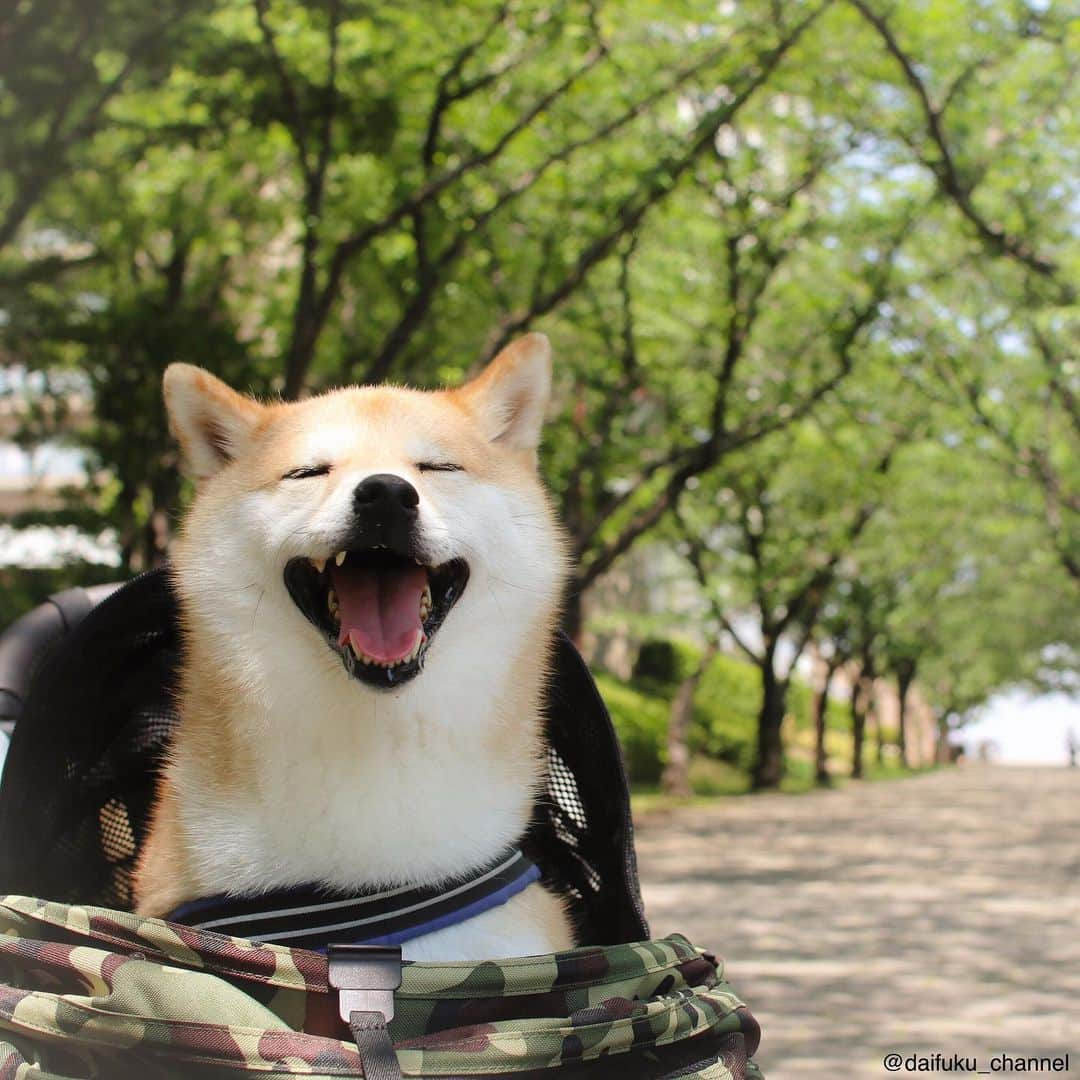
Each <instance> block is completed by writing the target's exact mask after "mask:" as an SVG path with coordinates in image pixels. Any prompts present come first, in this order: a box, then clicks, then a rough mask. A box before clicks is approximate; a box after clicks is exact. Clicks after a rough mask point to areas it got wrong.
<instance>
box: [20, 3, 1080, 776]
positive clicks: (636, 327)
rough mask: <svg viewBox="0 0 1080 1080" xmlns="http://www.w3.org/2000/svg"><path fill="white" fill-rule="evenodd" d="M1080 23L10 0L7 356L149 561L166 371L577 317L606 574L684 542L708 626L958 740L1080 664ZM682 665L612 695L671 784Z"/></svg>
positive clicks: (578, 519)
mask: <svg viewBox="0 0 1080 1080" xmlns="http://www.w3.org/2000/svg"><path fill="white" fill-rule="evenodd" d="M1077 44H1078V42H1077V29H1076V25H1075V20H1070V14H1069V13H1068V12H1067V11H1066V9H1065V6H1064V5H1048V4H1040V5H1035V4H1015V3H1011V2H1005V0H991V2H988V3H980V4H977V5H973V4H970V3H963V2H961V0H925V2H919V3H913V4H908V5H898V4H890V5H885V4H879V3H878V2H877V0H853V2H851V3H845V4H829V3H826V4H824V5H819V4H816V3H814V2H812V0H805V2H804V0H795V2H792V3H787V4H782V5H777V4H775V3H772V2H766V0H748V2H746V3H739V4H723V5H715V4H710V5H702V4H700V3H696V2H692V0H672V2H670V3H667V4H665V5H663V6H662V7H658V6H657V5H655V4H653V3H650V2H646V0H628V2H627V3H621V4H618V5H606V6H603V5H602V6H600V7H597V6H596V5H594V4H592V3H589V2H588V0H568V2H567V3H561V4H558V5H554V6H553V5H551V4H549V3H546V2H543V0H520V2H515V3H513V4H503V3H501V2H499V0H477V2H476V3H470V4H465V5H461V4H459V5H454V4H442V5H438V4H436V5H430V4H429V5H420V6H416V5H409V4H399V5H370V4H364V3H360V2H359V0H341V2H340V3H327V2H324V0H319V2H315V3H301V2H299V0H259V2H258V3H253V2H252V0H163V2H162V3H159V4H155V5H145V4H138V3H135V2H134V0H84V2H75V0H40V2H38V0H35V2H34V3H21V4H17V5H15V7H14V8H13V10H12V14H11V18H10V19H8V20H7V22H6V23H5V27H4V33H3V34H0V70H2V71H3V72H4V76H3V80H2V85H0V345H2V348H3V354H4V361H3V362H4V365H5V367H6V368H7V367H10V368H11V369H15V370H20V369H21V370H25V371H29V372H31V373H33V374H34V375H35V376H37V377H39V381H37V382H35V383H34V384H33V385H34V387H36V389H33V390H32V391H28V392H26V393H23V392H22V391H16V390H15V389H12V388H11V386H13V385H14V383H13V384H11V385H9V384H8V383H6V382H5V383H3V384H2V386H0V393H2V394H4V395H5V396H9V397H12V398H18V400H12V401H10V402H9V401H3V402H0V404H2V405H4V406H5V408H4V411H3V416H4V418H5V420H4V422H5V424H6V425H7V427H6V428H5V435H4V437H5V438H6V439H11V440H13V441H15V442H17V443H18V444H19V445H21V446H27V447H32V446H35V445H39V444H42V443H51V442H56V441H64V442H67V443H69V444H72V445H75V446H78V447H79V448H81V449H82V450H84V451H85V452H86V455H87V463H88V467H89V471H90V473H91V477H92V479H91V482H90V483H89V484H88V485H87V487H86V490H85V491H83V492H82V493H81V498H82V502H81V505H79V506H76V507H73V508H72V514H71V519H72V520H75V519H78V520H79V521H80V523H81V524H83V525H84V526H86V527H90V528H93V529H101V528H103V527H105V526H112V527H114V528H116V529H117V531H118V534H119V536H120V538H121V545H122V548H123V551H124V555H125V557H126V559H127V563H128V565H129V566H130V567H132V568H134V567H136V566H141V565H146V564H148V563H149V562H151V561H153V560H156V559H158V558H160V557H161V556H162V555H163V551H162V550H161V540H162V536H163V533H164V531H165V529H164V523H167V521H168V520H169V519H170V516H171V515H173V514H174V513H175V511H176V509H177V504H178V503H182V501H183V496H184V490H183V488H182V485H181V482H180V480H179V477H178V474H177V459H176V454H175V451H174V449H173V447H172V444H171V441H170V439H169V437H168V434H167V431H166V428H165V424H164V418H163V415H162V410H161V407H160V403H159V384H160V376H161V372H162V370H163V368H164V367H165V365H166V364H168V363H169V362H170V361H173V360H186V361H189V362H194V363H201V364H203V365H205V366H207V367H209V368H210V369H212V370H214V371H215V372H217V373H218V374H221V375H222V376H224V377H225V378H226V379H228V380H229V381H231V382H233V383H234V384H236V385H238V386H240V387H241V388H243V389H248V390H253V391H255V392H258V393H263V394H274V393H277V392H283V393H284V394H285V395H286V396H288V397H293V396H298V395H299V394H301V393H303V392H307V391H311V390H319V389H322V388H324V387H327V386H331V385H335V384H339V383H344V382H350V381H363V380H383V379H387V378H389V379H393V380H396V381H400V382H406V381H407V382H411V383H414V384H417V385H420V386H434V385H439V384H442V383H445V382H453V381H457V380H460V379H461V378H463V377H464V376H465V375H466V374H468V373H469V372H470V371H472V370H473V369H474V368H475V367H476V365H477V363H478V362H480V361H482V360H483V359H486V358H487V357H489V356H491V355H492V354H493V353H494V351H495V350H496V349H497V348H498V347H500V345H502V344H504V343H505V342H506V341H507V340H508V339H509V338H511V337H512V336H513V335H514V334H516V333H518V332H520V331H522V330H524V329H531V328H538V329H543V330H545V331H546V332H547V333H549V334H550V336H551V337H552V339H553V342H554V344H555V351H556V356H557V358H558V362H557V369H556V376H555V385H554V396H553V402H552V408H551V414H552V415H551V418H550V426H549V429H548V435H547V438H546V441H545V445H544V447H543V452H542V466H543V470H544V473H545V478H546V479H547V481H548V482H549V484H550V486H551V488H552V491H553V493H554V496H555V500H556V503H557V506H558V509H559V511H560V513H561V516H562V518H563V519H564V521H565V523H566V526H567V531H568V533H569V536H570V540H571V543H572V547H573V551H574V555H575V560H576V563H577V565H578V567H579V572H578V581H577V582H576V583H575V585H576V588H575V590H574V593H573V595H577V593H578V592H579V591H584V590H586V589H587V588H589V587H590V586H593V585H594V584H596V583H597V582H599V581H601V580H602V579H603V578H604V576H605V575H606V574H607V573H608V571H610V570H612V569H613V568H617V569H622V568H623V567H624V566H625V565H626V558H627V555H628V554H630V553H632V552H635V551H640V550H641V549H642V545H643V544H646V543H649V542H651V541H655V542H656V543H658V544H667V545H668V546H669V548H673V547H675V546H676V545H682V547H681V548H680V550H682V551H683V553H684V554H688V552H687V550H686V547H685V545H686V543H687V542H688V541H691V540H692V541H695V542H696V543H697V544H698V545H699V547H700V550H699V551H698V554H699V555H700V557H701V563H702V573H701V574H700V575H695V578H694V580H696V585H697V588H698V589H699V590H700V594H701V600H702V602H701V605H700V607H699V609H698V610H696V611H694V612H692V613H690V614H689V615H688V618H690V619H691V620H692V623H693V625H692V627H683V628H682V629H683V630H684V631H685V632H687V633H689V634H690V635H691V636H693V637H694V638H695V639H697V640H704V639H706V638H707V637H713V638H715V637H716V636H718V635H727V636H728V637H730V629H731V628H732V627H735V626H745V625H746V620H747V619H752V621H753V625H754V627H756V628H757V630H759V631H760V633H758V634H756V635H755V636H754V639H753V640H752V641H748V642H744V645H747V646H748V648H747V649H746V650H745V651H747V652H750V651H757V653H758V659H759V660H762V661H765V660H767V661H768V663H767V664H765V666H766V668H767V669H768V670H769V671H771V672H772V673H773V674H774V675H775V676H776V677H777V679H778V680H779V682H780V683H781V684H787V682H788V681H789V680H788V675H789V671H788V670H787V668H786V666H785V664H784V663H782V662H781V660H780V657H781V655H782V654H784V653H785V650H786V651H790V650H791V649H793V648H797V647H799V646H800V645H802V644H803V643H804V642H807V643H808V642H810V641H814V642H815V644H816V645H817V646H818V647H819V650H820V651H821V653H822V654H823V655H830V656H841V655H842V656H844V657H851V658H853V660H854V662H857V663H858V664H860V665H866V664H869V665H870V667H872V668H874V669H875V670H876V671H877V672H878V673H879V674H888V675H890V676H896V675H898V674H899V673H900V672H903V671H907V672H909V673H914V677H915V678H916V679H917V680H918V681H919V683H920V687H921V689H922V690H923V693H924V696H926V697H928V698H929V699H930V700H931V702H932V703H933V705H934V707H935V708H936V709H937V710H938V713H939V715H940V716H941V717H942V718H943V722H947V723H951V724H955V723H959V722H961V720H962V718H963V717H965V716H967V715H970V713H971V711H972V710H973V709H974V708H975V707H977V706H978V705H979V704H980V703H982V702H984V701H985V700H986V699H987V698H988V697H989V696H990V695H992V694H993V693H994V692H995V691H996V690H998V689H1000V688H1001V687H1003V686H1007V685H1011V684H1014V683H1017V682H1025V683H1028V684H1031V685H1036V686H1046V685H1067V684H1070V683H1069V678H1070V676H1069V672H1070V671H1071V670H1072V669H1074V668H1075V650H1074V649H1073V648H1072V647H1071V646H1070V643H1072V642H1075V640H1076V638H1077V635H1076V622H1075V607H1076V604H1075V600H1076V588H1077V583H1078V582H1080V546H1078V545H1080V486H1078V485H1080V475H1078V473H1077V469H1076V462H1077V461H1080V446H1078V442H1077V433H1078V430H1080V429H1078V427H1077V413H1076V402H1077V400H1078V393H1080V390H1078V385H1077V369H1076V362H1075V360H1074V359H1073V358H1072V352H1071V351H1070V348H1071V343H1072V342H1073V340H1074V338H1075V332H1076V325H1077V321H1076V285H1075V283H1076V281H1077V280H1080V246H1078V244H1077V236H1078V235H1080V234H1078V232H1077V230H1076V227H1075V218H1076V207H1077V205H1078V203H1080V190H1078V188H1077V181H1076V177H1077V176H1080V158H1078V148H1080V129H1078V117H1080V112H1078V111H1077V110H1076V109H1074V108H1070V105H1071V100H1070V98H1069V93H1068V91H1069V89H1071V86H1072V84H1073V83H1074V82H1075V79H1074V75H1075V56H1076V55H1077ZM58 58H60V60H62V61H63V62H62V63H61V62H59V60H58ZM1018 178H1020V179H1019V180H1018ZM8 405H10V406H11V408H7V406H8ZM676 514H681V523H680V524H679V527H678V528H676V527H675V525H676ZM864 518H865V520H863V519H864ZM699 578H700V580H699ZM665 584H668V583H665ZM669 595H670V593H669ZM573 616H574V606H573V605H571V606H570V620H571V622H572V619H573ZM647 618H648V616H645V615H643V616H642V624H644V621H645V620H646V619H647ZM669 622H670V620H669ZM725 622H726V623H727V625H728V629H727V630H725V629H724V628H723V624H724V623H725ZM649 633H650V635H651V636H657V635H659V634H661V633H663V634H666V633H667V629H666V628H661V627H659V626H655V625H654V626H652V627H651V628H650V630H649ZM759 646H760V649H759ZM672 649H673V652H672V653H671V654H670V655H669V656H668V657H667V658H666V660H664V659H663V658H661V657H660V656H659V654H657V655H655V656H654V657H653V658H652V660H649V661H647V662H646V666H645V668H644V669H643V670H642V671H640V672H639V673H638V674H639V675H640V676H641V678H639V679H637V680H636V683H635V686H636V688H637V689H636V690H633V692H634V693H637V691H638V690H640V691H648V692H647V693H645V694H644V695H643V696H640V697H634V698H625V697H624V698H620V700H619V701H618V702H617V704H616V706H615V708H616V711H618V712H620V713H621V714H622V715H623V717H624V719H623V720H622V721H621V723H622V726H623V728H624V729H625V730H626V732H627V739H628V743H632V744H633V746H635V747H637V748H638V749H635V750H634V754H635V755H637V757H636V758H635V760H638V762H639V763H638V766H637V767H638V768H639V769H643V770H644V771H645V772H648V773H649V774H650V775H654V774H657V773H658V771H659V763H660V754H659V750H658V747H659V746H660V740H659V739H658V737H657V735H656V732H657V731H659V730H660V725H661V724H666V708H667V701H668V700H669V698H670V695H671V693H672V692H673V688H674V685H675V684H676V683H677V682H678V681H679V679H681V678H683V677H685V674H686V673H687V665H688V664H689V663H691V662H692V660H693V658H694V657H695V656H696V654H695V653H694V650H693V649H692V648H690V647H688V646H684V645H682V644H673V646H672ZM766 654H767V655H766ZM650 669H651V674H650V675H649V678H648V679H647V678H646V677H645V676H646V673H647V672H648V671H650ZM755 680H756V673H755V671H754V670H753V669H752V668H745V667H744V666H740V665H738V664H736V663H735V662H733V661H731V660H730V659H728V660H722V661H717V662H716V663H715V664H714V665H712V666H711V667H710V670H709V672H708V673H707V674H706V676H705V680H704V683H703V685H702V687H701V688H700V690H699V693H698V696H697V701H696V703H695V720H694V726H693V731H692V738H693V740H694V745H695V747H697V748H698V749H699V751H700V753H701V754H702V755H704V756H706V757H707V758H708V759H709V760H710V761H726V762H730V763H731V764H733V765H734V766H735V767H737V768H739V769H742V768H745V765H746V761H747V754H748V752H749V749H748V748H750V747H752V746H753V744H754V732H753V728H752V725H753V723H754V722H755V719H754V718H755V717H756V716H757V715H758V713H759V712H760V711H761V710H760V705H761V702H760V686H759V684H758V682H757V681H755ZM623 689H625V690H626V693H627V694H630V693H631V689H632V688H623ZM781 689H783V690H786V692H787V696H788V700H787V702H786V707H787V709H788V711H789V712H790V713H792V714H793V715H794V716H795V729H796V730H797V731H798V732H802V731H804V730H805V729H806V726H807V725H808V723H809V719H808V717H809V698H808V691H806V690H805V688H803V687H801V686H800V684H799V683H798V681H797V680H791V681H790V686H787V685H784V686H782V687H781ZM620 692H621V691H620ZM779 696H780V697H782V696H783V694H780V695H779ZM638 706H641V708H638ZM775 711H776V710H775V709H774V713H775ZM631 713H640V716H639V718H638V719H633V718H632V717H631V715H630V714H631ZM773 719H776V717H775V716H774V717H773ZM838 725H839V721H838V719H837V718H836V717H835V716H834V715H833V712H832V711H830V716H829V727H830V730H839V726H838ZM775 749H777V750H778V749H779V747H776V748H775ZM774 756H775V755H774ZM774 764H775V762H774ZM797 767H798V768H802V765H801V764H798V766H797ZM775 778H776V776H775V771H774V776H773V779H775ZM718 783H719V782H718Z"/></svg>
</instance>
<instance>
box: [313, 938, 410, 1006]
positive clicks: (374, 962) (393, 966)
mask: <svg viewBox="0 0 1080 1080" xmlns="http://www.w3.org/2000/svg"><path fill="white" fill-rule="evenodd" d="M326 958H327V960H328V961H329V971H328V972H327V977H326V981H327V982H328V983H329V984H330V985H331V986H332V987H333V988H334V989H335V990H336V991H337V992H338V1013H339V1014H340V1016H341V1019H342V1020H344V1021H345V1023H346V1024H348V1023H349V1022H350V1017H351V1015H352V1014H353V1013H355V1012H361V1013H365V1012H366V1013H381V1014H382V1016H383V1019H384V1020H385V1021H386V1023H390V1021H391V1020H393V1018H394V991H395V990H396V989H397V988H398V987H399V986H400V985H401V946H400V945H331V946H329V948H327V950H326Z"/></svg>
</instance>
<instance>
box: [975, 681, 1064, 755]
mask: <svg viewBox="0 0 1080 1080" xmlns="http://www.w3.org/2000/svg"><path fill="white" fill-rule="evenodd" d="M1070 727H1071V728H1072V730H1073V731H1074V732H1075V733H1076V737H1077V740H1078V741H1080V701H1074V700H1072V699H1071V698H1069V697H1067V696H1066V695H1064V694H1042V695H1034V694H1031V693H1028V692H1025V691H1023V690H1011V691H1009V692H1008V693H1005V694H998V695H997V697H995V698H993V699H991V701H990V702H989V703H988V704H987V706H986V708H985V709H984V710H983V711H982V713H981V715H980V717H979V719H978V720H975V721H972V723H970V724H969V725H967V726H966V727H965V728H964V729H963V734H962V741H963V743H964V745H965V746H966V747H967V749H968V752H969V753H971V754H972V755H973V756H974V752H975V750H976V748H977V747H978V744H979V743H980V742H982V741H984V740H990V741H992V742H994V743H996V744H997V754H996V755H995V757H994V760H995V761H999V762H1002V763H1003V764H1005V763H1007V764H1015V765H1022V764H1028V765H1035V764H1038V765H1064V764H1065V762H1066V753H1065V738H1066V734H1067V733H1068V730H1069V728H1070Z"/></svg>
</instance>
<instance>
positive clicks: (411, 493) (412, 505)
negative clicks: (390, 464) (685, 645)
mask: <svg viewBox="0 0 1080 1080" xmlns="http://www.w3.org/2000/svg"><path fill="white" fill-rule="evenodd" d="M419 505H420V493H419V492H418V491H417V490H416V488H414V487H413V486H412V484H410V483H409V481H408V480H403V479H402V478H401V477H400V476H395V475H394V474H393V473H376V474H375V475H374V476H369V477H368V478H367V479H366V480H362V481H361V482H360V483H359V484H357V485H356V490H355V491H354V492H353V506H354V507H355V508H356V512H357V513H358V514H364V515H365V516H368V515H371V516H375V515H380V514H385V515H386V516H387V518H391V519H392V518H394V517H397V516H399V515H402V514H404V515H405V516H406V517H416V508H417V507H418V506H419Z"/></svg>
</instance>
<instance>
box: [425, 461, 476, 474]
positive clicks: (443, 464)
mask: <svg viewBox="0 0 1080 1080" xmlns="http://www.w3.org/2000/svg"><path fill="white" fill-rule="evenodd" d="M416 467H417V469H419V471H420V472H464V471H465V466H464V465H455V464H454V463H453V462H452V461H421V462H418V463H417V466H416Z"/></svg>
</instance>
